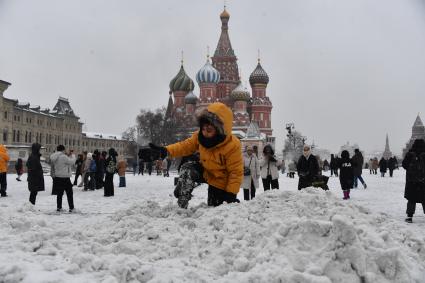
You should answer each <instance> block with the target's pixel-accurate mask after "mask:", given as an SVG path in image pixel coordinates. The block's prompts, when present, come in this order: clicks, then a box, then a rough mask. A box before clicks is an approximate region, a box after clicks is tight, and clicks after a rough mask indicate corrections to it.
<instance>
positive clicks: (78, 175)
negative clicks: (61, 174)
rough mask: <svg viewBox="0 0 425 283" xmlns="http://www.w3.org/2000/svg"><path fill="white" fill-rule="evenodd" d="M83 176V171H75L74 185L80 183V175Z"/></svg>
mask: <svg viewBox="0 0 425 283" xmlns="http://www.w3.org/2000/svg"><path fill="white" fill-rule="evenodd" d="M80 176H82V175H81V172H75V178H74V186H76V185H77V184H78V182H77V181H78V177H80Z"/></svg>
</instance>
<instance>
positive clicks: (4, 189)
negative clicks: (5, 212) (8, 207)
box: [0, 172, 7, 196]
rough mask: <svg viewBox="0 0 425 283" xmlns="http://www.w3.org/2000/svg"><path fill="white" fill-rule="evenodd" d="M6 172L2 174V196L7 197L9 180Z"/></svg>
mask: <svg viewBox="0 0 425 283" xmlns="http://www.w3.org/2000/svg"><path fill="white" fill-rule="evenodd" d="M6 174H7V173H6V172H3V173H0V194H1V196H5V195H6V190H7V178H6Z"/></svg>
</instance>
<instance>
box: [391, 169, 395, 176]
mask: <svg viewBox="0 0 425 283" xmlns="http://www.w3.org/2000/svg"><path fill="white" fill-rule="evenodd" d="M393 171H394V169H390V177H392V176H393Z"/></svg>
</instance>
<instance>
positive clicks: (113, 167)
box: [104, 148, 117, 197]
mask: <svg viewBox="0 0 425 283" xmlns="http://www.w3.org/2000/svg"><path fill="white" fill-rule="evenodd" d="M116 171H117V152H116V151H115V149H114V148H110V149H109V150H108V158H107V159H106V175H105V184H104V190H105V191H104V196H105V197H113V196H114V174H115V173H116Z"/></svg>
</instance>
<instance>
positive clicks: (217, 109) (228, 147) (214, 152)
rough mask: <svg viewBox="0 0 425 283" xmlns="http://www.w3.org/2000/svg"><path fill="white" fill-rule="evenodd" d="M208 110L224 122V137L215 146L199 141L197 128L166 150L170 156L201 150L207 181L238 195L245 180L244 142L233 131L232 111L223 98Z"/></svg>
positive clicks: (184, 154) (201, 159) (201, 160)
mask: <svg viewBox="0 0 425 283" xmlns="http://www.w3.org/2000/svg"><path fill="white" fill-rule="evenodd" d="M207 110H208V112H211V113H214V114H215V115H217V116H218V117H219V119H220V120H221V122H223V125H224V134H225V135H226V138H225V140H224V141H223V142H221V143H220V144H218V145H216V146H214V147H212V148H205V147H204V146H202V145H201V144H200V143H199V141H198V134H199V131H196V132H194V133H193V135H192V136H191V137H190V138H188V139H186V140H184V141H181V142H178V143H175V144H171V145H168V146H167V147H166V148H167V151H168V153H169V155H171V157H181V156H186V155H190V154H193V153H195V152H196V151H199V155H200V162H201V164H202V166H203V167H204V175H203V177H204V179H205V181H206V182H207V183H208V184H209V185H211V186H214V187H216V188H218V189H221V190H224V191H226V192H229V193H232V194H235V195H236V194H238V192H239V189H240V186H241V184H242V181H243V158H242V151H241V143H240V141H239V139H238V138H237V137H235V136H233V135H232V123H233V113H232V111H231V110H230V108H229V107H227V106H226V105H224V104H223V103H220V102H216V103H212V104H210V105H209V106H208V108H207Z"/></svg>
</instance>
